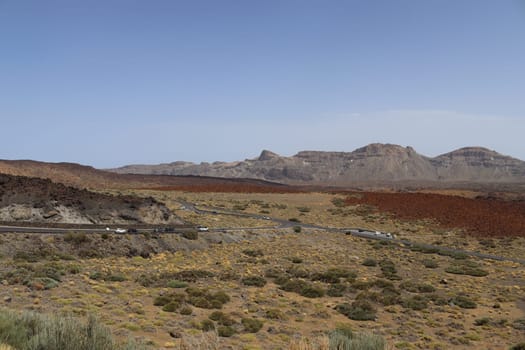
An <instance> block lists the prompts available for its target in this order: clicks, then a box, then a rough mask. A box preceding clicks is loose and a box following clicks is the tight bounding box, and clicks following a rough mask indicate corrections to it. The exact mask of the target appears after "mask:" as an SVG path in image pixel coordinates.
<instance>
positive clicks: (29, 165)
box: [0, 160, 297, 193]
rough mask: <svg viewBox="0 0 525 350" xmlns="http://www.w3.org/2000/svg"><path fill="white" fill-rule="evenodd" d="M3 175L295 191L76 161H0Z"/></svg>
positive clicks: (103, 184)
mask: <svg viewBox="0 0 525 350" xmlns="http://www.w3.org/2000/svg"><path fill="white" fill-rule="evenodd" d="M0 174H9V175H18V176H26V177H34V178H41V179H49V180H51V181H53V182H55V183H62V184H65V185H68V186H73V187H77V188H91V189H108V188H113V189H129V188H168V189H173V190H181V191H193V192H195V191H201V192H262V193H265V192H292V191H297V190H296V189H294V188H291V187H290V186H287V185H283V184H278V183H271V182H268V181H263V180H257V179H239V178H236V179H226V178H212V177H196V176H159V175H136V174H116V173H114V172H109V171H104V170H98V169H95V168H93V167H90V166H85V165H80V164H75V163H46V162H38V161H33V160H0Z"/></svg>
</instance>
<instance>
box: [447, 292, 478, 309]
mask: <svg viewBox="0 0 525 350" xmlns="http://www.w3.org/2000/svg"><path fill="white" fill-rule="evenodd" d="M451 302H452V303H453V304H455V305H457V306H459V307H460V308H463V309H475V308H476V307H477V305H476V302H475V301H474V300H472V299H470V298H469V297H467V296H465V295H457V296H456V297H454V298H452V299H451Z"/></svg>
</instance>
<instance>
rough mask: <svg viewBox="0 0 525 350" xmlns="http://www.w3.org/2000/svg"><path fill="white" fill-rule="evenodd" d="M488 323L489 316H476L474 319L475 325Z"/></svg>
mask: <svg viewBox="0 0 525 350" xmlns="http://www.w3.org/2000/svg"><path fill="white" fill-rule="evenodd" d="M489 323H490V318H489V317H482V318H478V319H476V320H475V321H474V325H475V326H484V325H486V324H489Z"/></svg>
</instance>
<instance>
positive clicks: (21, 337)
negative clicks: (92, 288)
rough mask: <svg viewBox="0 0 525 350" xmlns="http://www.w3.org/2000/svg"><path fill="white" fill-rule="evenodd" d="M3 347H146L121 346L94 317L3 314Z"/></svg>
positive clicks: (74, 349)
mask: <svg viewBox="0 0 525 350" xmlns="http://www.w3.org/2000/svg"><path fill="white" fill-rule="evenodd" d="M0 344H5V345H9V346H10V347H12V348H14V349H17V350H34V349H42V350H138V349H146V348H145V346H142V345H138V344H135V343H134V342H131V341H130V342H129V343H128V344H126V345H122V344H119V343H118V342H117V341H116V340H114V339H113V337H112V335H111V332H110V331H109V329H108V328H106V327H104V326H103V325H101V324H100V323H99V322H98V321H97V320H96V319H95V318H94V317H89V318H88V319H87V321H86V322H82V321H80V320H79V319H76V318H73V317H70V316H58V315H53V316H47V315H42V314H37V313H32V312H24V313H22V314H15V313H12V312H9V311H5V310H2V311H0Z"/></svg>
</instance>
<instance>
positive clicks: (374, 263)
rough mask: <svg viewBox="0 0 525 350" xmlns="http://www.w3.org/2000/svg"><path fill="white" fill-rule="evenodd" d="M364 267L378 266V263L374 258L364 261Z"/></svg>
mask: <svg viewBox="0 0 525 350" xmlns="http://www.w3.org/2000/svg"><path fill="white" fill-rule="evenodd" d="M363 265H364V266H377V261H376V260H375V259H372V258H367V259H365V260H364V261H363Z"/></svg>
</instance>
